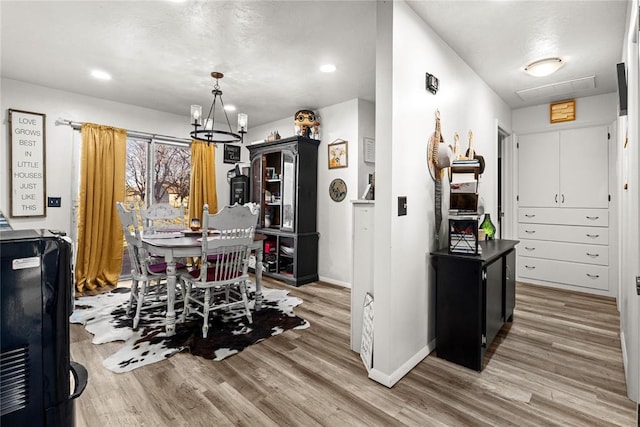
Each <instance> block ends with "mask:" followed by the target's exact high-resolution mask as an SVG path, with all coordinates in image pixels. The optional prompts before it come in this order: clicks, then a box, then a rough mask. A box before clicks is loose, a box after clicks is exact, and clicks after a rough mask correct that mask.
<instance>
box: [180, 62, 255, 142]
mask: <svg viewBox="0 0 640 427" xmlns="http://www.w3.org/2000/svg"><path fill="white" fill-rule="evenodd" d="M211 77H213V78H214V79H215V80H216V83H215V85H214V86H213V90H212V91H211V93H212V94H213V102H212V103H211V108H210V109H209V114H207V116H206V117H203V116H202V106H200V105H192V106H191V125H192V126H193V130H192V131H191V132H190V135H191V138H193V139H195V140H197V141H202V142H206V143H207V144H211V143H217V142H221V143H223V144H233V143H234V142H240V143H242V142H243V138H244V134H245V133H247V122H248V116H247V115H246V114H243V113H240V114H238V132H233V131H231V123H230V122H229V116H228V115H227V111H226V110H227V109H226V108H225V106H224V102H223V101H222V91H221V90H220V85H219V82H218V81H219V80H220V79H221V78H223V77H224V74H222V73H219V72H217V71H214V72H212V73H211ZM218 99H220V105H221V106H222V111H223V112H224V117H225V119H226V120H227V126H228V129H229V130H222V129H216V127H215V121H216V117H215V116H216V101H217V100H218ZM234 110H235V108H234Z"/></svg>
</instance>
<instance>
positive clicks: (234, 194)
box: [227, 165, 249, 206]
mask: <svg viewBox="0 0 640 427" xmlns="http://www.w3.org/2000/svg"><path fill="white" fill-rule="evenodd" d="M227 178H228V180H229V185H230V188H229V195H230V200H229V204H230V205H231V206H233V205H234V204H236V203H238V204H239V205H244V204H245V203H247V202H249V177H248V176H246V175H243V174H242V173H240V168H239V167H238V165H236V167H235V168H234V169H231V170H230V171H229V172H227Z"/></svg>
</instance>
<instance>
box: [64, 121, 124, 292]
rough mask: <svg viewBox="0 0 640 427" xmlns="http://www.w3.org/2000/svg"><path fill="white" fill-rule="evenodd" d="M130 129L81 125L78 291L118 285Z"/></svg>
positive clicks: (77, 261) (89, 124)
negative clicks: (119, 204)
mask: <svg viewBox="0 0 640 427" xmlns="http://www.w3.org/2000/svg"><path fill="white" fill-rule="evenodd" d="M126 150H127V132H126V130H124V129H117V128H113V127H109V126H102V125H96V124H92V123H83V124H82V157H81V163H80V194H79V198H78V203H79V212H78V255H77V259H76V271H75V274H76V287H77V289H78V292H83V291H85V290H94V289H96V288H97V287H104V286H107V285H111V286H115V285H117V283H118V277H119V276H120V268H121V266H122V245H123V242H122V237H123V235H122V227H121V226H120V220H119V218H118V214H117V212H116V202H123V201H124V190H125V159H126Z"/></svg>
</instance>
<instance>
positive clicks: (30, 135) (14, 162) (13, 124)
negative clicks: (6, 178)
mask: <svg viewBox="0 0 640 427" xmlns="http://www.w3.org/2000/svg"><path fill="white" fill-rule="evenodd" d="M45 119H46V115H45V114H40V113H32V112H29V111H20V110H11V109H10V110H9V126H10V129H11V130H10V135H9V139H10V144H9V145H10V149H11V165H10V174H9V175H10V177H11V178H10V179H11V196H10V199H11V201H10V204H11V211H10V216H11V217H42V216H46V213H47V211H46V209H47V208H46V206H47V205H46V203H45V195H46V179H45V178H46V171H45V169H46V159H45V153H46V150H45Z"/></svg>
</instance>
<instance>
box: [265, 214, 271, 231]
mask: <svg viewBox="0 0 640 427" xmlns="http://www.w3.org/2000/svg"><path fill="white" fill-rule="evenodd" d="M264 226H265V228H269V227H271V215H269V214H268V213H265V215H264Z"/></svg>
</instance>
